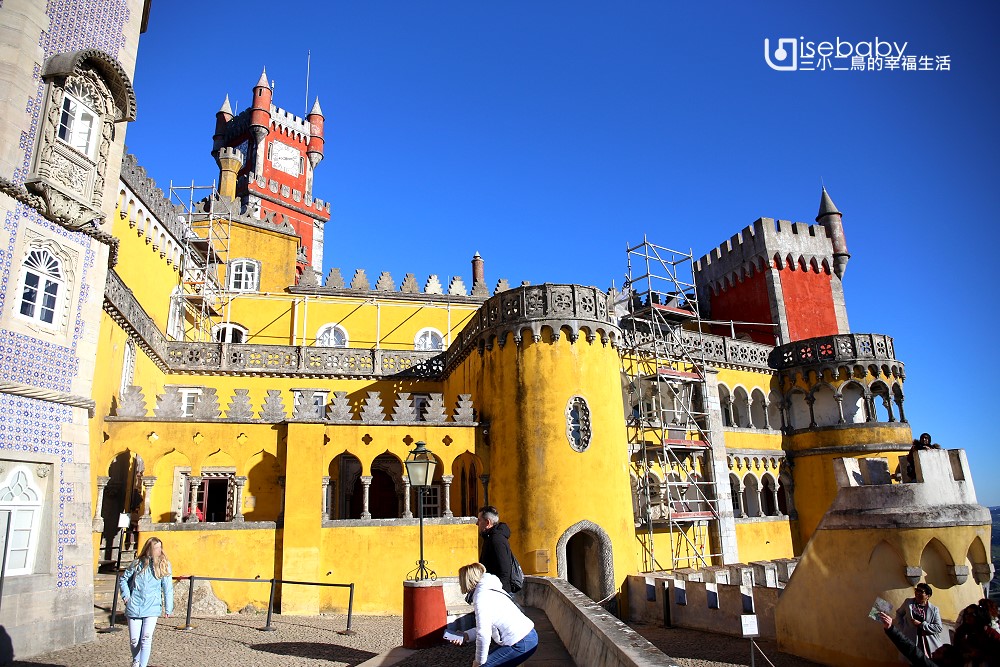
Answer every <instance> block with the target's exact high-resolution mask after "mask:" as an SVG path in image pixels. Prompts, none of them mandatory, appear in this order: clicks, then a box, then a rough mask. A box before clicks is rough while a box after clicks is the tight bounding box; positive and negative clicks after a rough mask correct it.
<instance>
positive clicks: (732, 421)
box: [722, 396, 739, 428]
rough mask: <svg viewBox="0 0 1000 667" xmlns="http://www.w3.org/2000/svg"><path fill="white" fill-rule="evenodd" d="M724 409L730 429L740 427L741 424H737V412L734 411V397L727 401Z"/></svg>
mask: <svg viewBox="0 0 1000 667" xmlns="http://www.w3.org/2000/svg"><path fill="white" fill-rule="evenodd" d="M722 409H723V410H725V411H726V416H728V417H729V427H730V428H733V427H735V426H739V424H737V423H736V412H735V410H734V409H733V397H732V396H730V397H729V398H727V399H726V404H725V405H723V406H722Z"/></svg>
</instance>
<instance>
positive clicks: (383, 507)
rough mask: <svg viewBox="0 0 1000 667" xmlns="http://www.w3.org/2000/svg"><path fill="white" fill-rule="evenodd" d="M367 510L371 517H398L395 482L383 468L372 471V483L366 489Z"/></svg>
mask: <svg viewBox="0 0 1000 667" xmlns="http://www.w3.org/2000/svg"><path fill="white" fill-rule="evenodd" d="M368 511H369V512H371V515H372V518H373V519H397V518H399V499H398V498H397V497H396V483H395V482H394V481H393V479H392V476H391V475H390V474H389V473H387V472H385V471H384V470H373V471H372V485H371V487H370V488H369V489H368Z"/></svg>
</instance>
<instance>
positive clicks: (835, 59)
mask: <svg viewBox="0 0 1000 667" xmlns="http://www.w3.org/2000/svg"><path fill="white" fill-rule="evenodd" d="M909 44H910V43H909V42H897V41H895V40H884V39H882V38H881V37H878V36H876V37H875V39H873V40H862V41H851V40H846V39H841V38H840V37H834V38H833V39H832V40H807V39H806V38H805V37H801V36H800V37H779V38H778V39H777V40H776V41H775V48H774V49H773V50H772V48H771V46H772V43H771V40H770V39H769V38H767V37H765V38H764V62H766V63H767V66H768V67H770V68H771V69H773V70H775V71H777V72H804V71H817V70H819V71H825V70H835V71H881V70H883V69H885V70H900V71H912V72H917V71H922V72H927V71H948V70H950V69H951V56H948V55H945V56H929V55H916V54H911V53H909V52H908V51H907V48H908V47H909Z"/></svg>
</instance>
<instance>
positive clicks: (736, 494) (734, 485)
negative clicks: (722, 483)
mask: <svg viewBox="0 0 1000 667" xmlns="http://www.w3.org/2000/svg"><path fill="white" fill-rule="evenodd" d="M729 493H730V494H732V496H733V516H736V517H741V516H743V508H742V504H741V503H740V499H741V494H742V492H741V491H740V478H739V477H737V476H736V475H735V474H733V473H729Z"/></svg>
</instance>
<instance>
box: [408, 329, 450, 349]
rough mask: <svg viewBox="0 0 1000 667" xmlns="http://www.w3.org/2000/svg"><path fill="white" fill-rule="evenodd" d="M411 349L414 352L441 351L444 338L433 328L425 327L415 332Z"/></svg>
mask: <svg viewBox="0 0 1000 667" xmlns="http://www.w3.org/2000/svg"><path fill="white" fill-rule="evenodd" d="M413 349H415V350H443V349H444V336H442V335H441V332H440V331H438V330H437V329H434V328H433V327H427V328H426V329H421V330H420V331H418V332H417V335H416V337H414V339H413Z"/></svg>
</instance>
